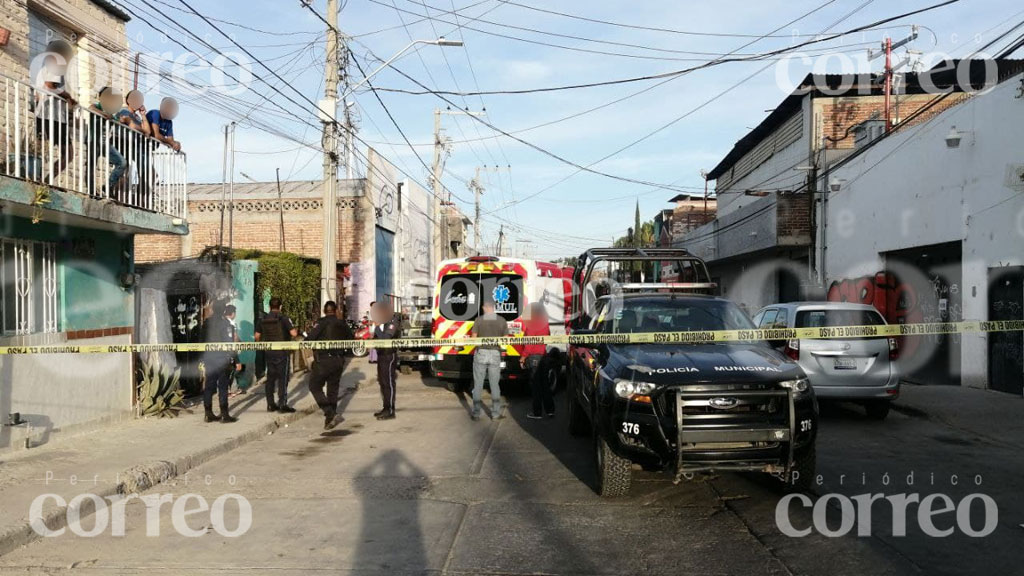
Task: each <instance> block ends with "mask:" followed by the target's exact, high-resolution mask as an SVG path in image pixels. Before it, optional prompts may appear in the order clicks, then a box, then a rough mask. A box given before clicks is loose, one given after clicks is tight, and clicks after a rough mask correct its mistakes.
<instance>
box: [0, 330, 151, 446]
mask: <svg viewBox="0 0 1024 576" xmlns="http://www.w3.org/2000/svg"><path fill="white" fill-rule="evenodd" d="M61 340H63V337H62V336H61V335H59V334H51V335H46V334H35V335H32V336H27V337H24V338H20V339H19V341H18V342H17V345H41V344H58V345H59V344H66V342H62V341H61ZM130 343H131V336H128V335H123V336H109V337H104V338H89V339H81V340H74V341H72V342H71V344H74V345H89V344H104V345H110V344H130ZM5 345H6V343H5ZM131 375H132V370H131V356H130V355H128V354H41V355H30V356H0V407H2V410H0V412H3V413H2V414H0V418H3V420H4V422H6V420H7V414H8V413H11V412H20V413H21V417H22V419H24V420H27V421H28V422H29V423H30V424H31V427H29V426H27V425H22V426H17V427H7V426H4V427H3V428H2V429H0V451H2V450H7V449H22V448H24V447H25V437H26V436H28V435H31V439H32V443H33V445H40V444H43V443H46V442H49V441H51V440H52V439H53V436H54V435H55V434H64V433H72V432H74V431H76V430H83V429H88V428H89V427H90V426H94V425H100V424H102V423H106V422H111V421H116V420H120V419H123V418H129V417H131V414H132V378H131Z"/></svg>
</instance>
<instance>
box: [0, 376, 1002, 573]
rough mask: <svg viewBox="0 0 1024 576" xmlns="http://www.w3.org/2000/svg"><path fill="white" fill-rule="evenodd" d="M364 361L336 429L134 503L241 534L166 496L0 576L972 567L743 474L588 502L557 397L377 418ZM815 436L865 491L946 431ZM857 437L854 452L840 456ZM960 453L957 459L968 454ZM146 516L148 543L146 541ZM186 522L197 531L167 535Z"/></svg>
mask: <svg viewBox="0 0 1024 576" xmlns="http://www.w3.org/2000/svg"><path fill="white" fill-rule="evenodd" d="M369 368H370V367H369V366H368V365H366V364H362V363H359V364H356V365H355V366H353V367H352V369H351V372H350V373H349V375H348V376H347V377H346V380H347V381H349V382H361V386H360V389H359V391H358V392H354V393H352V394H350V395H347V396H346V397H345V399H344V400H343V405H344V417H345V420H344V422H343V423H342V424H341V425H340V426H339V427H338V428H336V429H335V430H333V431H329V432H325V431H323V429H322V426H323V420H322V418H320V417H318V416H310V417H307V418H304V419H302V420H300V421H298V422H297V423H295V424H292V425H291V426H290V427H288V428H287V429H282V430H280V431H279V432H277V433H276V434H274V435H272V436H267V437H266V438H264V439H263V440H260V441H255V442H251V443H249V444H247V445H245V446H243V447H241V448H239V449H237V450H235V451H233V452H231V453H229V454H227V455H225V456H223V457H220V458H218V459H216V460H214V461H212V462H210V463H209V464H207V465H204V466H201V467H199V468H197V469H194V470H193V471H192V472H191V473H190V474H189V475H188V476H187V477H184V478H179V479H177V480H175V481H173V482H171V483H169V484H164V485H160V486H158V487H157V488H155V489H154V490H151V491H150V492H149V493H147V496H151V497H152V496H155V495H157V494H160V495H169V496H168V498H167V499H168V500H169V501H170V500H178V501H179V502H180V500H182V498H181V497H182V496H183V495H185V494H189V493H191V494H197V495H199V496H201V497H202V498H203V499H205V501H206V502H207V503H208V504H211V505H212V503H213V502H214V501H215V500H216V499H217V498H218V497H220V496H222V495H224V494H228V493H233V494H238V495H240V496H241V497H244V499H245V500H246V501H247V502H248V503H249V505H250V506H251V510H252V522H251V527H249V529H248V530H247V531H246V532H245V533H244V534H242V535H239V536H237V537H228V536H224V535H221V534H220V533H218V532H217V529H218V528H222V529H223V530H224V531H230V530H232V529H234V528H235V527H237V526H239V522H240V518H239V512H238V510H239V506H238V505H237V502H236V501H230V502H228V504H227V505H226V506H225V512H224V516H225V518H224V521H223V522H221V523H220V524H218V523H217V522H215V521H213V520H211V514H210V512H209V511H201V512H199V513H196V514H193V515H191V516H188V517H187V518H184V519H183V520H181V522H183V525H182V527H183V528H185V529H186V530H179V529H177V528H176V526H175V524H174V517H175V516H176V515H175V513H174V506H175V504H174V503H171V502H168V503H166V504H164V505H163V506H162V507H161V508H160V509H159V512H157V511H156V510H155V507H154V506H153V505H152V503H151V504H149V505H148V506H147V504H146V503H145V502H142V501H140V500H132V501H130V502H129V503H128V505H127V508H126V510H127V511H126V514H125V530H124V535H123V536H112V535H111V529H110V528H108V529H107V530H105V531H104V532H103V533H102V534H100V535H98V536H96V537H90V538H84V537H79V536H75V535H71V534H64V535H62V536H59V537H54V538H46V539H42V540H40V541H38V542H36V543H34V544H32V545H29V546H27V547H25V548H22V549H20V550H17V551H15V552H12V553H11V554H8V555H6V556H4V557H2V558H0V573H3V574H23V573H31V574H61V573H65V572H75V573H79V572H80V573H85V574H110V575H130V574H147V575H160V574H174V575H178V574H191V575H212V574H236V573H237V574H243V573H248V574H276V575H283V576H288V575H299V574H302V575H307V574H318V573H342V574H349V573H351V574H381V575H384V574H387V575H399V574H436V573H444V574H495V575H497V574H501V575H512V574H571V575H584V574H595V575H596V574H654V575H657V574H665V575H668V574H702V575H716V574H721V575H737V574H743V575H747V574H751V575H754V574H829V575H843V574H850V575H853V574H856V575H858V576H860V575H863V574H875V575H881V574H920V573H922V572H923V573H927V574H935V573H942V572H949V573H954V572H956V573H968V572H965V571H964V570H963V567H964V566H969V564H967V563H963V564H962V565H958V564H956V563H955V562H954V563H952V564H951V563H950V562H952V561H951V560H950V559H949V558H950V557H951V556H953V555H954V554H955V553H956V551H955V550H954V549H951V548H950V546H949V542H948V541H945V540H943V539H933V538H927V537H924V536H921V535H920V534H913V535H912V537H908V538H894V537H891V536H889V535H888V533H887V532H886V526H887V525H888V524H887V522H886V521H884V520H885V519H883V520H877V519H876V520H877V521H876V524H877V525H878V528H877V529H876V530H877V532H878V534H873V535H871V536H866V537H857V536H856V535H855V534H856V531H855V530H854V532H853V534H851V535H848V536H845V537H836V538H829V537H825V536H823V535H820V534H814V533H812V534H811V535H808V536H806V537H803V538H791V537H787V536H784V535H782V534H781V533H780V532H779V530H778V528H777V527H776V522H775V513H776V504H777V503H778V501H779V499H780V498H781V497H782V496H783V495H784V492H783V491H782V490H781V489H780V487H779V486H778V485H777V484H776V483H775V482H774V481H772V480H771V479H766V478H761V477H760V476H757V475H737V474H722V475H718V476H704V477H699V478H697V479H695V480H693V481H685V482H683V483H681V484H679V485H674V484H673V483H672V482H671V480H669V479H668V478H667V477H665V476H661V475H657V474H651V473H640V472H638V473H636V478H635V482H634V490H633V492H632V493H631V494H630V496H629V497H626V498H621V499H615V500H602V499H601V498H599V497H597V496H595V495H594V493H593V491H592V489H591V485H592V482H593V470H592V464H591V451H590V450H591V447H590V442H589V440H587V439H580V438H572V437H570V436H569V435H568V433H567V429H566V425H565V421H564V416H565V410H564V394H559V396H558V397H557V398H556V400H557V401H558V406H559V408H560V409H561V412H560V413H559V414H558V415H557V416H556V418H555V419H553V420H543V421H533V420H528V419H526V417H525V414H526V409H527V402H528V400H527V398H525V397H524V396H522V395H513V396H512V399H511V406H510V408H509V410H508V412H507V417H506V418H505V419H502V420H499V421H496V422H490V421H486V420H484V421H480V422H473V421H471V420H470V419H469V417H468V398H466V397H464V396H461V395H458V394H455V393H452V392H450V391H448V390H447V389H446V388H445V387H444V386H443V385H441V384H439V383H436V382H432V381H430V380H424V379H422V378H421V377H420V376H419V375H415V374H414V375H404V376H402V377H401V378H400V382H399V397H398V407H399V411H398V418H397V419H395V420H392V421H387V422H378V421H376V420H374V418H373V417H372V413H373V412H374V411H375V410H377V409H378V406H379V396H378V393H377V391H376V386H375V384H374V383H373V382H372V381H371V379H370V377H369V375H370V370H369ZM485 396H486V394H485ZM201 425H203V424H198V423H197V426H201ZM821 426H822V437H821V444H820V445H821V447H820V448H819V461H820V468H821V469H822V472H823V480H824V485H823V487H822V488H821V492H822V493H826V492H830V491H846V492H848V493H850V494H856V493H859V492H863V491H865V490H864V489H859V488H857V487H853V486H850V485H848V484H847V483H846V482H845V479H844V482H843V485H842V486H839V482H840V480H838V475H839V474H843V473H846V474H851V475H853V474H855V473H856V472H857V471H860V470H863V471H864V472H865V473H867V472H868V469H869V468H871V471H872V472H873V471H875V470H874V469H875V468H878V466H879V465H880V464H879V462H882V463H883V464H884V463H889V464H892V463H894V462H897V463H901V464H902V465H904V466H910V465H913V462H914V460H913V458H912V457H911V456H908V455H907V454H906V453H904V452H903V450H905V449H906V446H907V444H906V443H900V442H899V440H900V438H902V437H904V436H905V435H908V434H916V435H917V436H918V437H919V438H926V439H927V438H930V437H933V436H941V435H942V434H946V435H947V436H949V437H952V435H951V434H950V432H949V431H948V430H946V431H943V430H933V429H932V428H935V427H937V426H938V425H935V424H932V423H930V422H927V421H925V420H920V419H915V418H909V417H907V416H903V415H893V416H892V417H891V418H890V420H889V421H886V422H883V423H875V422H869V421H867V420H865V419H864V418H863V417H861V416H860V415H859V414H857V413H855V412H851V411H846V410H843V409H830V410H828V411H826V414H825V417H824V419H823V422H822V425H821ZM940 428H941V427H940ZM972 441H974V440H973V439H972ZM929 442H931V444H929V445H934V446H936V449H935V452H934V453H928V454H926V456H924V457H926V458H930V459H933V460H934V459H935V458H936V456H937V455H938V456H939V459H940V460H941V454H943V450H946V449H948V448H949V446H948V445H945V444H942V443H941V442H939V441H936V440H934V439H933V438H932V439H931V440H929ZM864 445H866V446H868V450H857V449H855V448H854V447H855V446H864ZM958 448H960V449H962V451H963V452H965V453H969V452H970V450H971V448H972V446H971V445H970V444H968V445H966V446H959V447H958ZM1007 449H1008V448H1007ZM969 463H970V462H968V464H969ZM922 470H923V468H922ZM902 471H903V468H899V469H898V470H897V469H896V468H893V469H892V470H890V472H891V473H893V474H895V473H897V472H902ZM992 480H993V481H995V480H996V479H995V478H993V479H992ZM858 490H859V492H858ZM889 492H893V490H890V491H889ZM154 501H155V500H154ZM198 502H199V500H198V499H196V498H193V499H191V501H186V504H185V505H186V506H187V507H189V508H191V507H194V506H196V505H197V503H198ZM836 509H838V508H837V507H833V509H832V512H833V513H834V512H835V510H836ZM178 516H181V515H180V514H179V515H178ZM792 518H793V523H794V525H797V526H800V527H806V526H810V525H812V519H811V515H810V511H809V510H802V509H800V508H799V507H797V508H794V513H793V515H792ZM837 524H838V521H837V520H836V521H835V522H834V523H833V526H835V525H837ZM154 525H156V528H158V529H159V536H155V535H147V529H148V530H153V528H154ZM83 526H84V528H86V529H87V528H90V527H92V526H93V524H92V520H89V519H87V520H84V521H83ZM188 530H192V531H195V533H196V534H198V535H197V536H185V535H182V534H181V532H187V531H188ZM1001 530H1002V527H1001ZM958 542H959V541H958ZM968 544H969V543H968ZM995 544H998V542H996V541H993V543H992V544H991V545H993V546H994V545H995ZM958 545H959V544H958ZM983 552H984V550H977V549H974V550H972V551H971V554H977V553H983ZM1011 556H1012V554H1011ZM1007 565H1008V566H1009V564H1007ZM975 566H976V567H978V566H977V565H975ZM985 572H988V571H987V570H986V571H985ZM996 573H1010V572H1008V571H998V570H997V571H996Z"/></svg>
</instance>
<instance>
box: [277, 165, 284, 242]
mask: <svg viewBox="0 0 1024 576" xmlns="http://www.w3.org/2000/svg"><path fill="white" fill-rule="evenodd" d="M277 213H278V215H279V216H280V218H281V236H280V241H279V242H278V244H279V245H280V250H281V252H284V200H282V199H281V169H280V168H278V169H277Z"/></svg>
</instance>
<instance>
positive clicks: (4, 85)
mask: <svg viewBox="0 0 1024 576" xmlns="http://www.w3.org/2000/svg"><path fill="white" fill-rule="evenodd" d="M0 121H2V122H3V124H2V126H0V175H3V176H9V177H12V178H19V179H22V180H27V181H29V182H33V183H36V184H42V185H45V186H50V187H54V188H60V189H63V190H67V191H70V192H77V193H79V194H84V195H87V196H90V197H92V198H97V199H105V200H110V201H112V202H116V203H118V204H122V205H124V206H130V207H132V208H139V209H142V210H148V211H151V212H158V213H161V214H167V215H170V216H173V217H175V218H182V219H184V218H185V217H186V182H187V170H186V162H185V154H183V153H181V152H175V151H174V150H172V149H170V148H168V147H167V146H165V145H164V144H162V143H160V142H158V141H157V140H155V139H153V138H151V137H149V136H144V135H143V134H141V133H140V132H138V131H136V130H133V129H131V128H130V127H129V126H127V125H125V124H122V123H120V122H117V121H116V120H111V119H108V118H106V117H104V116H102V115H100V114H97V113H95V112H93V111H91V110H89V109H87V108H85V107H82V106H71V105H69V104H68V103H67V101H65V100H63V99H61V98H59V97H58V96H56V95H55V94H52V93H49V92H46V91H43V90H40V89H38V88H33V87H32V86H29V85H28V84H25V83H23V82H19V81H17V80H14V79H12V78H8V77H6V76H2V75H0ZM117 166H123V167H124V168H123V169H124V172H123V175H121V176H120V177H119V178H117V177H116V176H117V175H116V172H115V171H116V169H117ZM112 174H113V175H114V176H115V178H111V175H112Z"/></svg>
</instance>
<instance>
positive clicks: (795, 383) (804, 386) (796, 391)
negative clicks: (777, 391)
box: [779, 378, 811, 398]
mask: <svg viewBox="0 0 1024 576" xmlns="http://www.w3.org/2000/svg"><path fill="white" fill-rule="evenodd" d="M779 386H782V387H783V388H786V389H789V390H792V391H793V397H794V398H799V397H801V396H803V395H805V394H807V391H808V390H810V389H811V384H810V382H808V381H807V378H797V379H796V380H784V381H782V382H779Z"/></svg>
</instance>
